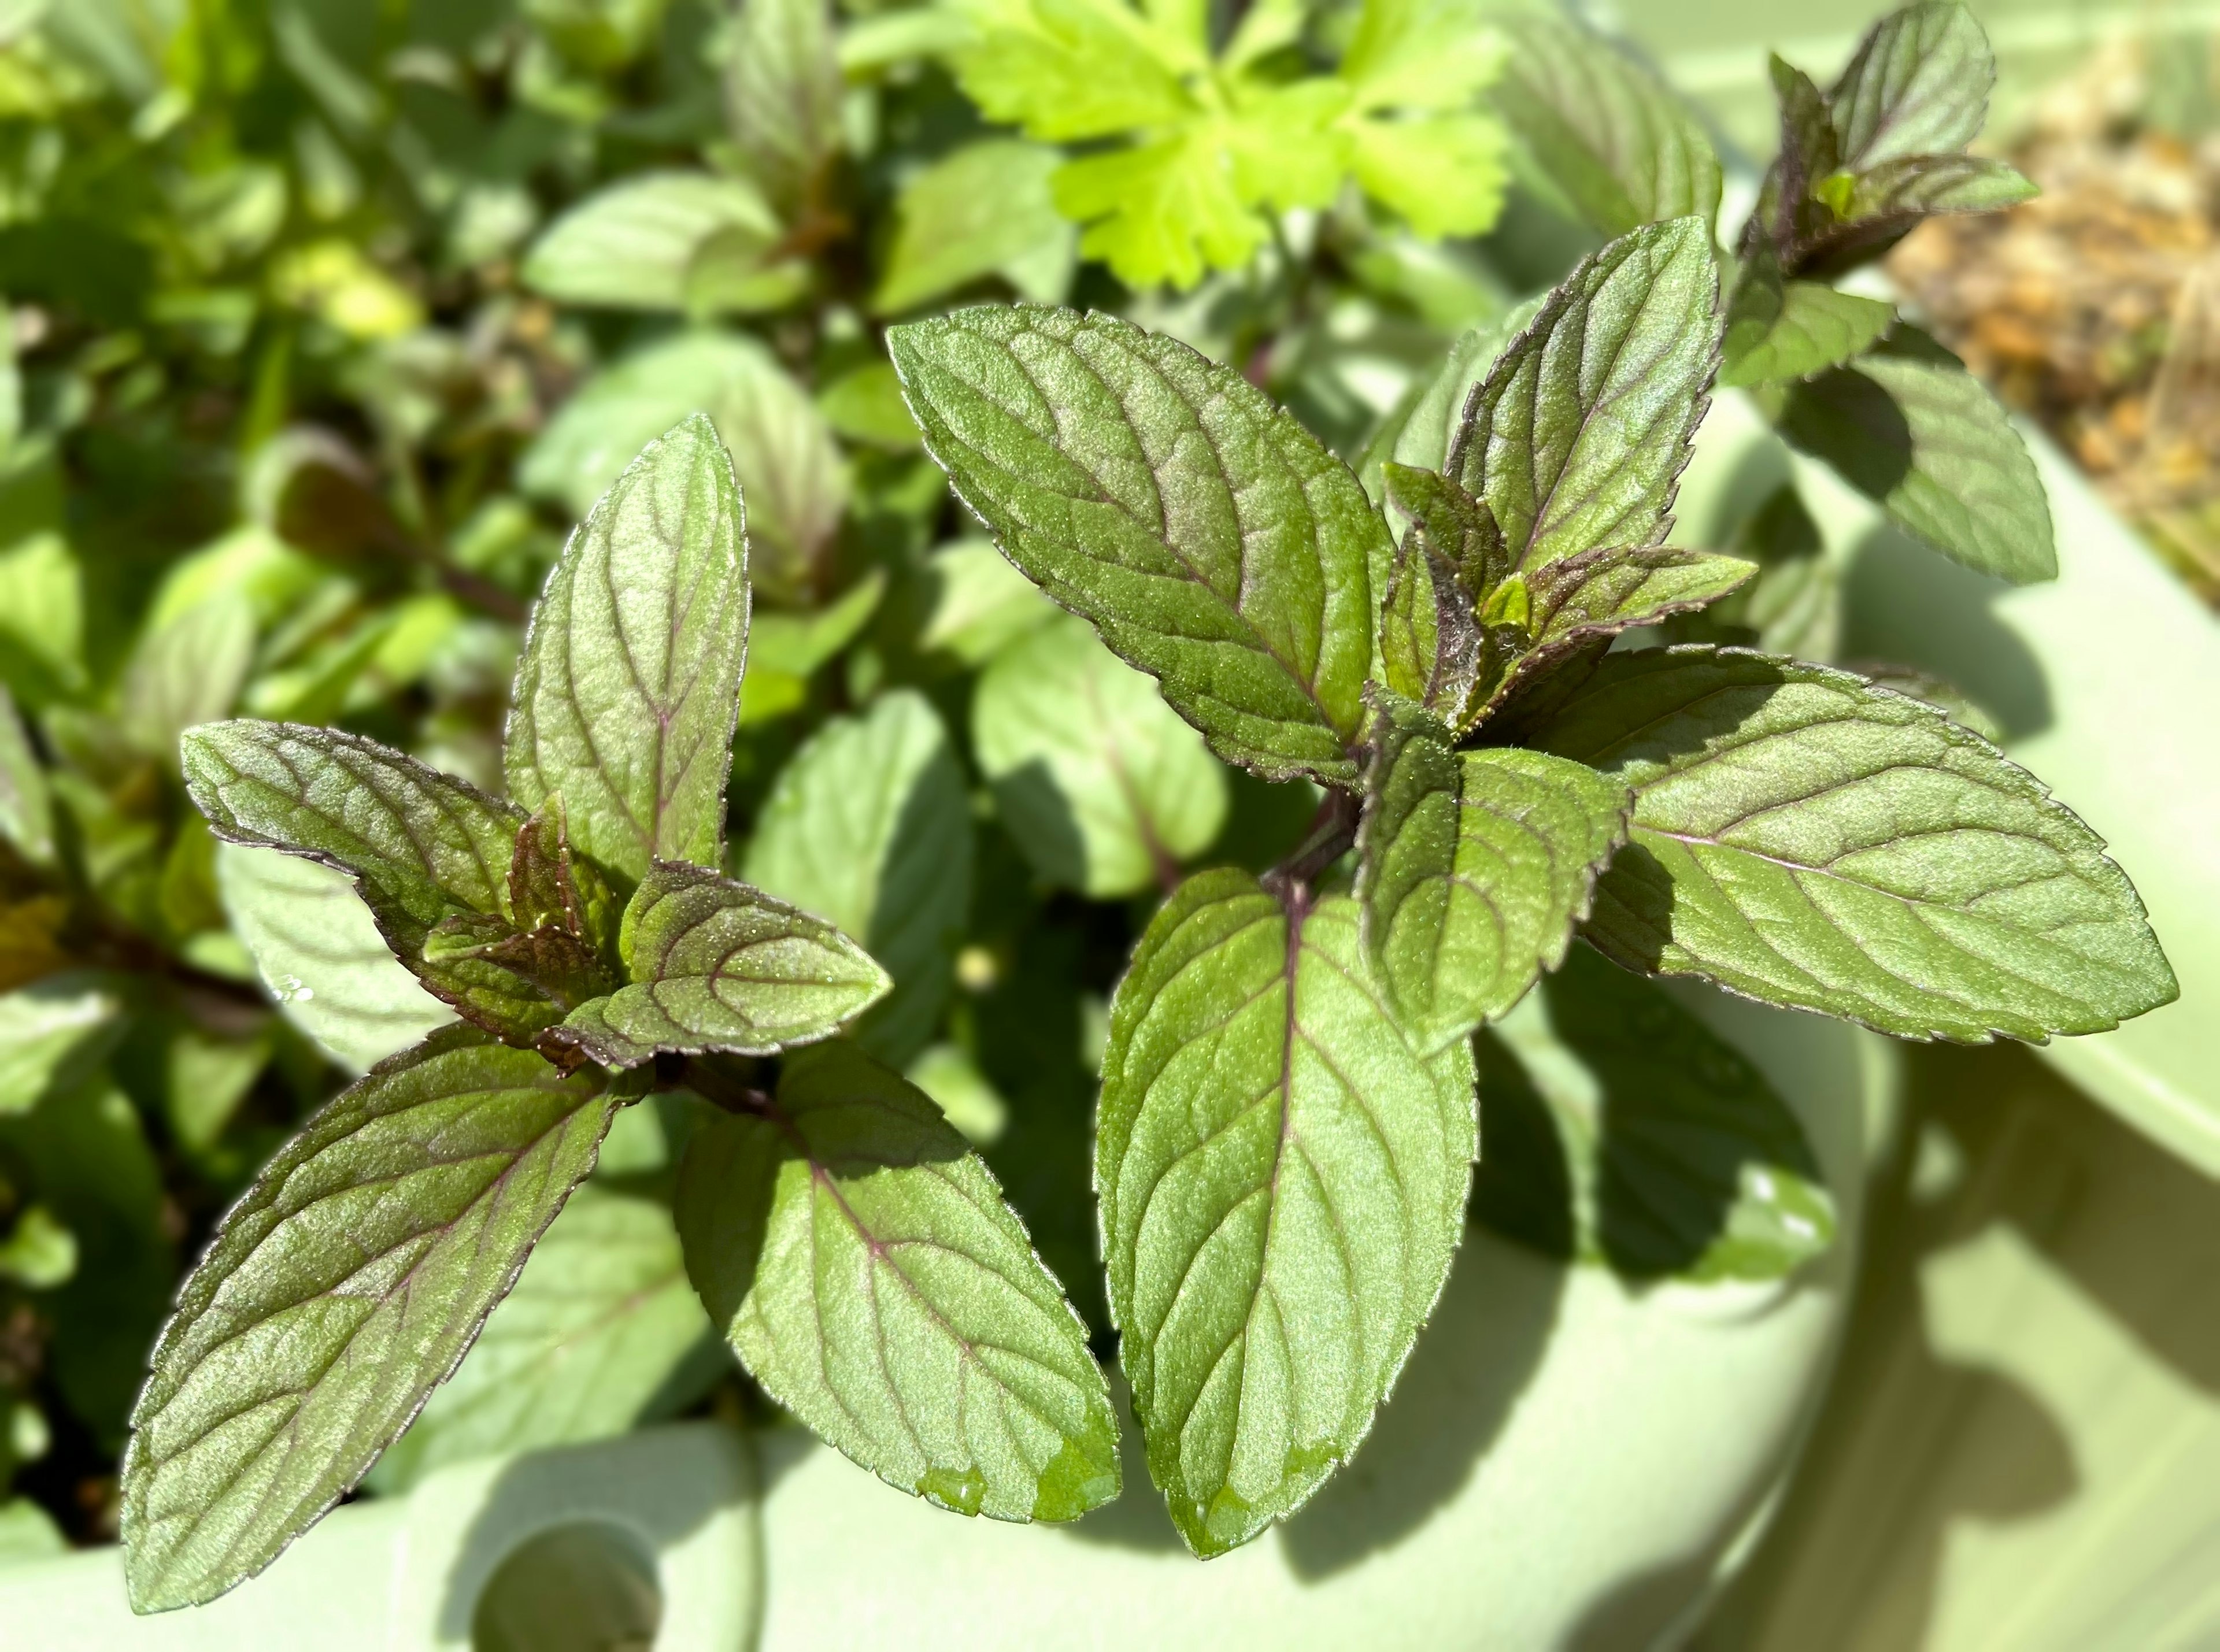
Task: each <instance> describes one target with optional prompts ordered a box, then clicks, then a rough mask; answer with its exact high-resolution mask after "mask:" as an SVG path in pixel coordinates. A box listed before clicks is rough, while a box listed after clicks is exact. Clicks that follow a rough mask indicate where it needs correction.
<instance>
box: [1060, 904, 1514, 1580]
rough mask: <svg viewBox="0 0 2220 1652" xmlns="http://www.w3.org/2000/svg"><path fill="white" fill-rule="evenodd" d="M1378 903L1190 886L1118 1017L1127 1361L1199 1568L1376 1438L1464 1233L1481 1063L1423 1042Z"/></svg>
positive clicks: (1110, 1146)
mask: <svg viewBox="0 0 2220 1652" xmlns="http://www.w3.org/2000/svg"><path fill="white" fill-rule="evenodd" d="M1476 1145H1477V1143H1476V1140H1475V1115H1474V1106H1473V1077H1472V1067H1471V1053H1470V1050H1469V1046H1467V1045H1465V1044H1462V1043H1459V1044H1452V1045H1450V1046H1449V1047H1448V1048H1447V1049H1446V1050H1444V1051H1443V1052H1442V1053H1441V1054H1440V1055H1438V1056H1437V1057H1434V1058H1433V1059H1432V1060H1431V1061H1427V1060H1425V1059H1422V1058H1421V1057H1420V1055H1419V1051H1418V1050H1416V1049H1415V1048H1414V1047H1413V1046H1412V1044H1410V1043H1409V1042H1407V1041H1406V1038H1405V1037H1404V1035H1403V1034H1402V1032H1400V1031H1399V1030H1398V1028H1397V1026H1396V1024H1395V1021H1394V1019H1393V1017H1392V1016H1391V1015H1390V1014H1389V1013H1388V1009H1387V1007H1386V1005H1385V1004H1384V1003H1383V1002H1382V1000H1381V988H1380V987H1379V986H1378V985H1377V983H1376V982H1375V981H1374V979H1373V977H1372V976H1371V974H1370V972H1369V970H1368V969H1367V968H1366V966H1365V963H1364V957H1363V947H1362V946H1361V945H1360V944H1359V941H1358V938H1357V908H1356V903H1355V902H1353V901H1350V900H1348V899H1347V898H1346V897H1343V896H1329V897H1326V898H1325V899H1324V900H1322V901H1319V903H1318V905H1317V906H1316V907H1313V908H1312V909H1310V910H1307V911H1304V910H1301V909H1300V908H1298V910H1297V913H1296V915H1295V916H1294V917H1293V918H1292V919H1291V918H1290V916H1289V915H1288V913H1287V912H1286V911H1283V910H1282V909H1281V906H1280V903H1279V902H1278V901H1275V900H1274V899H1273V897H1272V896H1271V895H1268V894H1267V893H1265V891H1264V890H1263V888H1260V887H1259V886H1258V884H1257V881H1256V880H1255V879H1254V878H1252V877H1250V876H1249V875H1248V874H1247V873H1245V872H1237V871H1218V872H1207V873H1205V874H1204V875H1203V876H1200V877H1197V878H1194V879H1190V880H1189V881H1188V882H1187V883H1186V884H1185V885H1184V886H1182V888H1181V889H1180V891H1179V893H1178V894H1177V895H1174V896H1173V897H1172V899H1171V900H1170V901H1168V902H1167V903H1166V904H1165V905H1164V907H1163V909H1162V910H1161V911H1159V912H1158V913H1157V916H1156V918H1155V919H1154V920H1153V921H1151V924H1150V926H1149V928H1148V932H1147V933H1146V934H1145V935H1144V936H1143V938H1142V940H1141V944H1140V945H1139V947H1138V949H1137V950H1136V951H1135V952H1134V955H1133V963H1132V968H1131V969H1130V970H1129V972H1128V973H1127V975H1126V978H1125V980H1124V981H1123V982H1120V983H1119V988H1118V992H1117V996H1116V998H1115V999H1114V1000H1113V1002H1112V1005H1111V1009H1110V1042H1109V1048H1108V1050H1107V1053H1106V1055H1105V1056H1104V1058H1103V1069H1102V1100H1101V1113H1100V1118H1099V1121H1098V1125H1097V1134H1096V1138H1095V1156H1094V1168H1095V1169H1094V1173H1095V1188H1096V1191H1097V1193H1098V1194H1099V1195H1100V1197H1101V1207H1102V1235H1103V1250H1104V1254H1105V1256H1106V1257H1107V1262H1108V1267H1109V1275H1110V1303H1111V1310H1112V1312H1113V1316H1114V1317H1115V1318H1116V1320H1117V1323H1118V1325H1119V1331H1120V1332H1121V1333H1122V1340H1121V1341H1120V1343H1119V1361H1120V1362H1121V1363H1123V1365H1124V1366H1125V1368H1126V1375H1127V1376H1128V1377H1130V1378H1131V1379H1132V1385H1133V1413H1134V1415H1135V1417H1136V1418H1138V1419H1139V1421H1140V1424H1141V1427H1142V1431H1143V1432H1144V1434H1145V1436H1146V1437H1147V1443H1148V1458H1149V1472H1150V1474H1151V1476H1152V1477H1153V1478H1154V1479H1155V1481H1156V1482H1157V1485H1158V1486H1159V1487H1162V1488H1163V1492H1164V1495H1165V1499H1166V1501H1167V1503H1168V1504H1169V1507H1170V1510H1171V1515H1172V1520H1173V1523H1174V1524H1175V1525H1177V1526H1178V1527H1179V1530H1180V1532H1181V1535H1182V1537H1185V1538H1186V1539H1187V1541H1188V1546H1189V1547H1190V1548H1192V1549H1194V1551H1195V1552H1196V1553H1197V1554H1199V1555H1216V1554H1220V1553H1223V1552H1224V1551H1225V1550H1226V1549H1231V1548H1232V1547H1234V1546H1235V1545H1236V1544H1238V1543H1245V1542H1247V1541H1248V1540H1249V1539H1250V1538H1251V1537H1255V1536H1256V1535H1257V1533H1258V1532H1260V1531H1262V1530H1263V1529H1264V1528H1265V1527H1266V1526H1267V1525H1269V1524H1270V1523H1271V1522H1272V1521H1274V1520H1275V1519H1280V1518H1284V1517H1286V1516H1287V1515H1289V1514H1292V1513H1293V1512H1294V1511H1295V1510H1296V1509H1298V1508H1300V1506H1302V1505H1303V1503H1304V1502H1305V1501H1306V1499H1308V1498H1309V1497H1310V1495H1311V1493H1313V1492H1314V1491H1316V1490H1317V1489H1318V1487H1319V1485H1320V1484H1321V1483H1322V1482H1323V1481H1325V1477H1326V1476H1327V1475H1328V1474H1330V1473H1331V1472H1332V1470H1333V1468H1334V1466H1335V1465H1336V1464H1337V1463H1338V1462H1345V1461H1347V1460H1348V1458H1349V1456H1350V1454H1351V1453H1352V1452H1354V1451H1355V1450H1356V1447H1357V1444H1358V1443H1359V1442H1360V1441H1362V1440H1363V1437H1364V1436H1365V1434H1366V1432H1367V1431H1369V1429H1370V1427H1371V1424H1372V1418H1373V1413H1374V1412H1375V1409H1376V1408H1377V1406H1379V1404H1380V1402H1381V1400H1383V1399H1384V1398H1385V1397H1386V1395H1387V1393H1388V1388H1389V1387H1390V1386H1391V1385H1392V1384H1393V1383H1394V1379H1395V1374H1396V1373H1397V1371H1399V1370H1400V1368H1401V1367H1402V1363H1403V1360H1404V1357H1405V1356H1406V1355H1407V1354H1408V1353H1409V1352H1410V1349H1411V1344H1412V1341H1413V1340H1414V1339H1415V1338H1416V1337H1417V1335H1418V1331H1419V1325H1421V1324H1422V1323H1423V1322H1424V1321H1425V1317H1426V1314H1427V1312H1429V1311H1430V1310H1431V1307H1432V1306H1433V1302H1434V1299H1435V1297H1436V1296H1437V1294H1439V1292H1440V1290H1441V1287H1442V1281H1444V1279H1445V1278H1446V1277H1447V1276H1448V1274H1449V1266H1450V1256H1451V1255H1452V1254H1453V1253H1454V1251H1455V1250H1456V1244H1457V1240H1458V1237H1459V1236H1460V1235H1461V1234H1462V1231H1463V1227H1464V1200H1465V1189H1466V1187H1467V1184H1468V1181H1469V1176H1470V1169H1471V1162H1472V1156H1473V1153H1474V1150H1475V1147H1476Z"/></svg>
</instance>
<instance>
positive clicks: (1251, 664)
mask: <svg viewBox="0 0 2220 1652" xmlns="http://www.w3.org/2000/svg"><path fill="white" fill-rule="evenodd" d="M888 345H889V349H890V350H891V351H892V352H893V355H894V361H895V369H896V370H897V371H899V372H900V373H901V376H902V384H903V388H904V390H906V391H907V395H908V396H909V402H910V410H911V411H912V412H913V413H914V414H915V415H917V420H918V423H919V425H920V427H921V428H923V430H924V431H925V433H926V446H927V448H928V449H929V450H930V451H931V452H932V455H933V457H934V458H937V459H938V460H939V462H940V463H941V464H942V465H943V466H944V467H945V469H946V470H947V471H948V473H949V476H950V478H951V480H952V481H953V482H954V483H955V484H956V489H957V494H958V496H960V497H962V499H963V502H965V503H966V504H967V505H969V506H970V508H971V509H972V510H973V511H974V512H975V513H976V514H978V516H979V517H980V519H981V520H982V521H984V522H986V523H987V525H988V527H990V528H992V529H993V530H994V531H995V535H996V538H997V539H999V541H1000V542H1001V545H1002V549H1003V551H1004V552H1005V553H1006V554H1007V556H1008V557H1009V558H1010V559H1011V561H1013V562H1014V563H1016V564H1017V565H1018V566H1019V567H1020V568H1021V569H1023V570H1025V571H1026V574H1028V575H1029V576H1031V577H1032V579H1033V580H1034V581H1035V582H1036V583H1038V584H1039V585H1040V586H1041V587H1042V588H1043V589H1045V590H1046V591H1047V592H1048V593H1049V595H1051V596H1052V597H1054V598H1055V599H1056V600H1057V602H1060V603H1062V604H1063V606H1064V607H1066V608H1070V609H1071V610H1072V611H1074V612H1075V613H1076V614H1080V615H1082V617H1083V618H1085V619H1088V620H1092V621H1093V622H1094V626H1095V627H1096V629H1097V630H1099V631H1100V632H1101V633H1102V639H1103V640H1104V641H1105V642H1107V643H1108V644H1109V645H1110V646H1111V647H1112V648H1113V650H1115V651H1117V652H1118V653H1119V655H1121V656H1123V657H1124V658H1126V660H1128V661H1130V662H1131V663H1132V664H1135V665H1137V666H1138V667H1140V669H1141V670H1144V671H1146V672H1148V673H1149V674H1150V675H1151V676H1154V677H1155V678H1157V681H1158V682H1159V683H1161V684H1162V685H1163V693H1164V698H1165V699H1166V700H1168V701H1170V703H1171V705H1172V706H1173V708H1175V709H1176V710H1177V711H1178V712H1179V713H1180V714H1181V715H1182V716H1184V717H1185V718H1186V719H1187V720H1188V721H1189V722H1191V723H1193V724H1194V726H1196V727H1197V728H1199V729H1200V730H1201V731H1202V732H1203V737H1204V739H1207V740H1208V741H1209V742H1210V745H1211V749H1212V750H1213V751H1216V752H1217V753H1218V754H1219V756H1220V757H1224V758H1225V759H1226V760H1227V761H1229V762H1232V763H1239V764H1245V765H1247V766H1248V767H1250V768H1252V769H1255V770H1257V772H1258V773H1260V774H1263V775H1266V776H1272V777H1281V778H1284V777H1286V776H1291V775H1295V774H1300V773H1309V774H1313V775H1315V776H1318V777H1319V778H1320V779H1323V780H1329V781H1334V782H1339V783H1342V784H1348V783H1350V782H1353V781H1354V780H1355V778H1356V761H1355V759H1354V758H1353V757H1350V755H1349V747H1350V744H1351V743H1352V742H1353V741H1354V740H1355V739H1356V734H1357V732H1358V730H1359V729H1360V728H1361V726H1363V688H1364V681H1365V677H1366V676H1367V673H1368V670H1369V666H1370V663H1371V655H1372V632H1373V627H1374V625H1375V595H1374V591H1375V583H1374V580H1375V569H1376V570H1377V576H1378V577H1379V579H1380V581H1381V583H1383V584H1384V582H1385V577H1386V572H1387V564H1388V557H1389V555H1390V554H1391V547H1390V546H1389V545H1388V538H1387V533H1386V531H1385V529H1384V528H1383V527H1382V526H1381V522H1380V519H1379V518H1378V517H1377V516H1376V515H1375V514H1373V511H1372V509H1371V508H1370V506H1369V502H1367V501H1366V499H1365V496H1364V491H1363V489H1362V488H1361V487H1360V486H1358V484H1357V482H1356V477H1353V476H1351V475H1350V473H1349V470H1348V467H1346V466H1345V465H1344V464H1342V463H1341V461H1340V460H1338V459H1337V458H1334V457H1333V456H1332V455H1331V453H1328V452H1326V451H1325V448H1323V447H1321V446H1319V443H1318V441H1317V439H1315V438H1313V436H1312V435H1311V434H1310V433H1308V432H1307V431H1306V430H1304V429H1303V427H1301V426H1300V424H1298V423H1296V421H1294V419H1293V418H1292V417H1291V416H1289V415H1288V414H1287V413H1285V412H1283V411H1281V409H1279V408H1275V407H1274V406H1273V405H1272V404H1271V403H1270V402H1269V401H1267V400H1266V399H1265V397H1264V396H1263V394H1262V393H1261V392H1259V391H1258V390H1257V389H1256V388H1255V387H1254V386H1252V385H1251V384H1250V383H1249V382H1248V381H1247V380H1246V379H1244V378H1243V377H1241V375H1240V374H1239V373H1238V372H1236V371H1233V370H1232V368H1229V367H1220V366H1217V365H1213V364H1212V363H1210V362H1208V361H1206V360H1204V359H1203V358H1201V357H1200V356H1199V355H1197V354H1195V353H1194V352H1193V351H1192V350H1189V349H1188V347H1187V346H1185V345H1182V344H1179V343H1177V342H1175V341H1174V340H1170V339H1165V338H1158V337H1153V336H1151V334H1145V333H1143V332H1142V331H1141V330H1140V329H1139V328H1138V327H1132V326H1130V325H1128V324H1127V323H1126V322H1123V321H1113V320H1112V319H1111V318H1109V317H1108V316H1103V315H1078V314H1076V313H1075V312H1073V311H1069V310H1040V309H971V310H963V311H959V312H958V313H957V314H956V315H949V316H944V317H941V318H939V319H938V320H934V321H914V322H911V323H909V324H907V325H906V326H903V327H895V328H893V329H891V330H890V331H889V334H888Z"/></svg>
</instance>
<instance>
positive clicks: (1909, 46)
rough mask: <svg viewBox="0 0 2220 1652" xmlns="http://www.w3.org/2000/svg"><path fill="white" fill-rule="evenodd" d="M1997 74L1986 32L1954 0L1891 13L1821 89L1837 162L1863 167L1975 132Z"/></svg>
mask: <svg viewBox="0 0 2220 1652" xmlns="http://www.w3.org/2000/svg"><path fill="white" fill-rule="evenodd" d="M1996 81H1997V65H1996V59H1995V58H1994V57H1993V56H1992V55H1991V53H1990V51H1989V41H1988V36H1987V35H1986V34H1983V33H1982V32H1981V26H1980V24H1979V23H1977V22H1974V16H1973V14H1972V13H1971V12H1969V11H1967V9H1966V8H1965V7H1964V6H1963V5H1961V4H1959V3H1958V0H1928V3H1924V4H1920V5H1911V6H1906V7H1905V8H1904V9H1902V10H1900V11H1893V12H1891V13H1890V14H1889V15H1888V16H1886V17H1884V18H1882V19H1881V20H1880V22H1877V23H1875V24H1874V26H1873V28H1871V29H1869V30H1868V32H1867V34H1866V37H1865V39H1864V40H1862V41H1860V42H1859V43H1858V49H1857V51H1856V52H1855V53H1854V54H1853V55H1852V56H1851V58H1850V61H1849V65H1848V66H1847V67H1846V68H1844V69H1843V73H1842V77H1841V78H1839V79H1838V80H1836V82H1835V84H1834V89H1833V90H1831V91H1830V92H1829V93H1828V94H1827V109H1828V113H1829V115H1830V117H1831V119H1832V122H1833V125H1834V128H1835V136H1836V142H1837V143H1838V144H1839V146H1840V155H1841V159H1840V160H1839V161H1838V163H1837V164H1838V165H1842V166H1843V167H1846V168H1848V169H1849V171H1853V172H1863V171H1870V170H1871V169H1873V168H1874V167H1876V166H1879V165H1881V164H1882V163H1884V162H1886V161H1892V160H1898V159H1903V158H1905V157H1906V156H1911V155H1941V154H1949V153H1952V152H1954V151H1956V150H1960V149H1963V148H1964V147H1965V146H1967V144H1969V143H1971V142H1973V140H1974V139H1975V138H1977V137H1979V136H1980V133H1981V122H1982V120H1983V119H1984V118H1985V117H1986V115H1987V113H1988V104H1989V92H1990V90H1991V89H1992V87H1993V86H1995V84H1996Z"/></svg>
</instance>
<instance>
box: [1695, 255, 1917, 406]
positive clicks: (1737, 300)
mask: <svg viewBox="0 0 2220 1652" xmlns="http://www.w3.org/2000/svg"><path fill="white" fill-rule="evenodd" d="M1895 323H1896V309H1895V306H1893V305H1892V304H1885V303H1882V302H1880V300H1878V299H1874V298H1860V297H1857V296H1855V295H1854V294H1851V293H1846V292H1836V290H1834V289H1833V288H1832V287H1829V286H1825V285H1824V284H1821V283H1819V282H1817V281H1783V280H1782V279H1781V278H1780V271H1779V268H1778V266H1776V265H1774V263H1773V262H1772V259H1771V254H1770V253H1769V252H1766V253H1761V254H1759V255H1758V256H1757V257H1755V258H1754V259H1752V261H1751V263H1750V264H1749V266H1748V267H1747V268H1746V269H1745V270H1744V271H1743V278H1742V284H1741V285H1740V286H1738V287H1737V288H1736V290H1735V296H1734V303H1733V304H1732V306H1731V307H1730V309H1729V310H1728V312H1727V333H1726V347H1725V352H1724V358H1723V359H1722V361H1721V364H1720V366H1719V383H1722V384H1730V385H1743V384H1762V383H1768V382H1770V381H1774V380H1779V379H1792V378H1809V377H1811V376H1812V374H1814V373H1817V372H1820V371H1824V370H1825V369H1827V368H1829V367H1836V366H1840V365H1842V364H1843V363H1844V362H1846V361H1849V360H1850V359H1852V358H1855V357H1857V356H1861V355H1863V354H1864V353H1865V352H1867V350H1868V349H1869V348H1871V347H1872V346H1873V345H1874V342H1875V341H1876V340H1878V339H1880V335H1881V334H1884V333H1886V332H1887V331H1888V329H1889V328H1890V327H1893V326H1894V325H1895Z"/></svg>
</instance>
